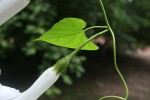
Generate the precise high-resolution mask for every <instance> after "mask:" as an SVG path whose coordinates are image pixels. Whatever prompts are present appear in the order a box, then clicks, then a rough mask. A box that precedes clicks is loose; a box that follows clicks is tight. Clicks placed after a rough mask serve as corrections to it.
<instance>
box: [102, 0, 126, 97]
mask: <svg viewBox="0 0 150 100" xmlns="http://www.w3.org/2000/svg"><path fill="white" fill-rule="evenodd" d="M99 2H100V6H101V8H102V12H103V15H104V19H105V22H106V25H107V27H108V30H109V31H110V33H111V35H112V40H113V55H114V66H115V69H116V71H117V73H118V75H119V77H120V78H121V80H122V82H123V85H124V88H125V90H126V96H125V98H122V97H119V96H104V97H102V98H100V99H99V100H103V99H106V98H116V99H121V100H127V99H128V95H129V90H128V86H127V84H126V82H125V80H124V78H123V76H122V74H121V72H120V71H119V69H118V66H117V60H116V39H115V35H114V32H113V30H112V29H111V27H110V24H109V22H108V19H107V15H106V12H105V8H104V6H103V3H102V0H99Z"/></svg>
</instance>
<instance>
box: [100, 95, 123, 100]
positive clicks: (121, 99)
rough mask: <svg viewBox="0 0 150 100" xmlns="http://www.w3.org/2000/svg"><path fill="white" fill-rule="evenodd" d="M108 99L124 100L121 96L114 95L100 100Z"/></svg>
mask: <svg viewBox="0 0 150 100" xmlns="http://www.w3.org/2000/svg"><path fill="white" fill-rule="evenodd" d="M107 98H116V99H120V100H124V98H122V97H119V96H114V95H110V96H104V97H102V98H100V99H99V100H103V99H107Z"/></svg>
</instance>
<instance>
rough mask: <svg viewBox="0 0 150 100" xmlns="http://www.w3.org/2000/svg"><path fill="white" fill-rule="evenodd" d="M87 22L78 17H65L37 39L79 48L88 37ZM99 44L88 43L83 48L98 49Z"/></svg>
mask: <svg viewBox="0 0 150 100" xmlns="http://www.w3.org/2000/svg"><path fill="white" fill-rule="evenodd" d="M85 26H86V23H85V22H84V21H83V20H82V19H78V18H64V19H63V20H61V21H59V22H58V23H56V24H55V25H54V26H53V27H52V28H51V29H50V30H49V31H47V32H46V33H44V34H43V35H42V36H41V37H39V38H38V39H36V40H41V41H45V42H48V43H51V44H54V45H58V46H63V47H68V48H74V49H75V48H77V47H79V46H80V45H81V44H83V43H84V42H85V41H86V40H87V39H88V38H87V37H86V36H85V32H84V31H83V28H85ZM97 49H98V46H96V45H95V44H94V43H92V42H89V43H87V44H86V45H85V46H84V47H83V48H82V50H97Z"/></svg>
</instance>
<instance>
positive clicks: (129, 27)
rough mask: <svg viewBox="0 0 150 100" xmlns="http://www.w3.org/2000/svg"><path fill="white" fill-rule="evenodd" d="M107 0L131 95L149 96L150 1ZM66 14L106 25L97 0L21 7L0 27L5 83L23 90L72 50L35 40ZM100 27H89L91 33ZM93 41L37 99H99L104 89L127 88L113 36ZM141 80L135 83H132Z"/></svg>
mask: <svg viewBox="0 0 150 100" xmlns="http://www.w3.org/2000/svg"><path fill="white" fill-rule="evenodd" d="M103 2H104V5H105V8H106V12H107V15H108V18H109V21H110V24H111V26H112V29H113V30H114V32H115V35H116V39H117V50H118V62H119V65H120V66H121V71H122V72H123V75H124V76H125V78H126V80H127V83H128V84H129V90H130V88H131V95H130V98H129V100H148V98H149V95H148V94H149V93H150V89H147V88H149V87H148V86H150V82H149V81H148V80H149V78H150V73H149V72H148V71H150V67H149V66H150V64H149V62H150V56H149V55H150V54H149V53H150V50H149V49H147V48H149V46H150V31H149V30H150V6H149V4H150V1H149V0H103ZM65 17H77V18H81V19H83V20H85V21H86V22H87V27H88V26H93V25H105V22H104V19H103V15H102V12H101V8H100V5H99V1H98V0H31V2H30V4H29V5H28V6H27V7H26V8H25V9H24V10H23V11H22V12H20V13H19V14H17V15H16V16H15V17H13V18H12V19H10V20H9V21H8V22H6V23H5V24H4V25H3V26H1V27H0V68H1V70H2V74H1V76H0V78H1V81H0V82H1V83H2V84H5V85H8V86H12V87H16V88H18V89H20V90H21V91H24V90H25V89H27V88H28V87H29V86H30V85H31V84H32V83H33V82H34V81H35V80H36V78H37V77H38V76H39V75H40V74H41V73H42V72H43V71H44V70H45V69H47V68H48V67H50V66H52V65H53V64H54V63H55V62H56V61H57V60H58V59H60V58H62V57H64V56H66V55H68V54H69V53H70V52H71V51H72V50H71V49H67V48H63V47H57V46H54V45H51V44H48V43H44V42H33V40H34V39H35V38H37V37H39V36H40V35H42V34H43V33H44V32H46V31H47V30H49V29H50V28H51V27H52V26H53V24H54V23H56V22H58V21H59V20H61V19H63V18H65ZM98 31H100V30H90V31H89V32H88V33H87V36H91V35H93V34H95V33H96V32H98ZM94 42H95V43H96V44H97V45H98V46H100V50H98V51H95V52H93V51H92V52H89V51H81V52H80V53H78V55H76V56H75V57H74V58H73V59H72V61H71V63H70V65H69V67H68V69H67V70H66V72H64V73H63V74H62V75H61V78H60V79H59V80H58V82H57V83H56V84H55V85H54V86H53V87H52V88H50V89H49V90H48V91H47V92H46V95H43V96H42V97H41V98H40V99H39V100H48V99H49V98H51V99H52V100H95V99H98V98H99V97H101V96H103V95H108V94H116V95H117V94H120V95H123V94H124V92H123V88H122V84H121V82H120V80H119V79H118V77H117V75H116V73H115V71H114V69H113V64H112V63H113V57H112V40H111V36H110V35H109V34H106V35H104V36H102V37H99V38H97V39H95V40H94ZM141 48H142V49H141ZM146 50H147V51H146ZM148 50H149V52H148ZM144 51H145V52H144ZM143 74H144V75H143ZM140 76H143V78H142V79H143V81H142V82H144V83H141V81H140V79H138V78H140ZM135 78H136V80H135V81H133V79H135ZM113 80H116V81H113ZM112 81H113V82H112ZM105 82H106V83H105ZM115 82H116V83H115ZM111 83H112V84H111ZM137 83H139V84H138V85H137V87H136V86H134V84H137ZM136 89H139V90H136ZM136 92H137V93H136Z"/></svg>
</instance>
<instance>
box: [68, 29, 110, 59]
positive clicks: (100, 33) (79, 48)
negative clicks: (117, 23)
mask: <svg viewBox="0 0 150 100" xmlns="http://www.w3.org/2000/svg"><path fill="white" fill-rule="evenodd" d="M107 31H108V29H106V30H104V31H102V32H99V33H97V34H95V35H93V36H92V37H90V38H89V39H88V40H87V41H86V42H84V43H83V44H81V45H80V46H79V47H78V48H77V49H75V50H74V51H73V52H72V53H71V54H70V57H71V58H72V57H73V56H74V55H75V54H76V53H78V52H79V51H80V50H81V48H82V47H84V46H85V45H86V44H87V43H88V42H90V41H91V40H93V39H94V38H96V37H98V36H100V35H102V34H104V33H106V32H107Z"/></svg>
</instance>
